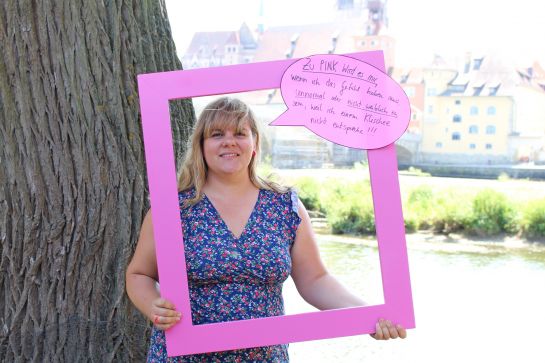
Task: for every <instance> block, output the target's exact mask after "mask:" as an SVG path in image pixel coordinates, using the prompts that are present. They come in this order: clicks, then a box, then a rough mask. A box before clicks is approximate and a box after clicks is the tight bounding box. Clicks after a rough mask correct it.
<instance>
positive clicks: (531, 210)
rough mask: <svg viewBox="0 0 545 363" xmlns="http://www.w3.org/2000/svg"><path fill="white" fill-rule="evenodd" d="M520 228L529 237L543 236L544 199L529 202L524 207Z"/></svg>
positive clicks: (544, 221) (544, 218) (544, 232)
mask: <svg viewBox="0 0 545 363" xmlns="http://www.w3.org/2000/svg"><path fill="white" fill-rule="evenodd" d="M521 230H522V234H523V235H524V236H525V237H527V238H529V239H538V238H545V199H540V200H536V201H532V202H529V203H528V204H527V205H526V206H525V207H524V209H523V213H522V221H521Z"/></svg>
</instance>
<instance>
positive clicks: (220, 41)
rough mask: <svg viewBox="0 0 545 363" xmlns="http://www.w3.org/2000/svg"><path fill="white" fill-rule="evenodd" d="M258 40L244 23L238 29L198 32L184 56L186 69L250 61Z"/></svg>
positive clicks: (183, 60) (183, 61)
mask: <svg viewBox="0 0 545 363" xmlns="http://www.w3.org/2000/svg"><path fill="white" fill-rule="evenodd" d="M256 48H257V42H256V40H255V38H254V36H253V34H252V32H251V30H250V28H248V26H247V25H246V24H245V23H244V24H242V25H241V27H240V29H239V30H238V31H218V32H198V33H195V34H194V35H193V39H192V40H191V43H190V45H189V47H188V49H187V51H186V52H185V54H184V56H183V58H182V64H183V66H184V69H192V68H204V67H217V66H225V65H231V64H240V63H250V62H252V61H253V59H254V54H255V51H256Z"/></svg>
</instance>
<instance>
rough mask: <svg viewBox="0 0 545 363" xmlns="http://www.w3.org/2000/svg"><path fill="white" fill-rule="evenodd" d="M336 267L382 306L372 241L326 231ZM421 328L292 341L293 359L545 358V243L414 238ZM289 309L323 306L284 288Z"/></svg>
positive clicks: (330, 261) (326, 255)
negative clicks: (404, 333) (403, 335)
mask: <svg viewBox="0 0 545 363" xmlns="http://www.w3.org/2000/svg"><path fill="white" fill-rule="evenodd" d="M318 239H319V244H320V251H321V254H322V258H323V260H324V261H325V263H326V265H327V266H328V269H329V270H330V271H331V272H332V273H334V274H335V275H336V276H337V277H338V279H339V280H341V281H342V282H343V283H344V284H345V285H347V286H348V287H349V288H350V289H352V290H353V291H354V292H356V293H357V294H360V295H361V296H363V297H364V298H365V299H366V301H367V302H369V303H370V304H380V303H382V301H383V298H382V285H381V281H380V280H381V278H380V265H379V262H378V250H377V247H376V244H375V242H374V241H372V240H365V239H355V238H343V237H338V236H330V235H318ZM407 245H408V254H409V265H410V273H411V285H412V290H413V301H414V307H415V317H416V326H417V327H416V329H411V330H409V331H408V338H407V339H405V340H401V339H396V340H390V341H375V340H373V339H372V338H370V337H369V336H355V337H345V338H336V339H327V340H319V341H312V342H300V343H292V344H290V349H289V350H290V356H291V361H292V362H293V363H298V362H300V363H308V362H311V363H318V362H328V363H329V362H336V363H345V362H354V363H355V362H405V363H411V362H415V363H416V362H418V363H426V362H522V361H524V362H545V344H544V343H543V342H544V337H545V246H544V245H528V244H524V243H522V242H517V241H516V240H511V241H510V242H507V243H506V242H503V243H494V242H475V241H466V240H463V241H460V242H445V241H444V239H443V240H442V239H441V238H440V237H437V236H433V235H408V236H407ZM284 296H285V303H286V313H287V314H296V313H301V312H305V311H315V309H313V308H312V307H310V306H309V305H308V304H306V303H305V302H304V301H303V300H302V299H301V298H300V297H299V296H298V294H297V291H296V290H295V287H294V285H293V282H291V280H288V282H287V283H286V285H285V288H284Z"/></svg>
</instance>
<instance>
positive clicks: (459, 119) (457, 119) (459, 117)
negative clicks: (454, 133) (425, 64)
mask: <svg viewBox="0 0 545 363" xmlns="http://www.w3.org/2000/svg"><path fill="white" fill-rule="evenodd" d="M452 122H462V115H458V114H456V115H454V116H452Z"/></svg>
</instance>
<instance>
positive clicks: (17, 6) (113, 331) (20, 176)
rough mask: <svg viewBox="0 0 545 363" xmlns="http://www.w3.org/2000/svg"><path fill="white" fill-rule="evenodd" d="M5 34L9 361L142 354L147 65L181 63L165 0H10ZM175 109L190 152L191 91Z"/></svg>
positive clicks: (2, 198)
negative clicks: (142, 86) (136, 272)
mask: <svg viewBox="0 0 545 363" xmlns="http://www.w3.org/2000/svg"><path fill="white" fill-rule="evenodd" d="M0 45H1V49H0V53H1V54H0V242H1V246H0V254H1V256H0V361H1V362H31V361H32V362H85V361H91V362H110V361H116V362H135V361H142V360H144V358H145V355H146V350H147V345H148V343H147V338H148V336H149V324H148V322H147V321H146V320H145V319H144V317H143V316H142V315H141V314H140V313H139V312H137V311H136V310H135V309H134V308H133V306H132V305H131V303H130V301H129V300H128V298H127V296H126V294H125V279H124V278H125V269H126V267H127V264H128V261H129V259H130V257H131V255H132V252H133V251H134V247H135V244H136V240H137V237H138V231H139V228H140V224H141V221H142V218H143V214H144V213H145V211H146V210H147V209H148V208H149V202H148V198H147V197H148V190H147V180H146V174H145V165H144V151H143V144H142V133H141V123H140V118H139V106H138V94H137V89H136V86H137V85H136V75H137V74H139V73H149V72H157V71H167V70H175V69H181V64H180V62H179V60H178V59H177V57H176V53H175V48H174V43H173V41H172V37H171V34H170V26H169V23H168V19H167V15H166V8H165V4H164V0H160V1H159V0H109V1H108V0H89V1H75V0H18V1H17V0H2V1H1V2H0ZM171 114H172V125H173V136H174V139H175V140H178V141H179V142H177V143H176V144H175V153H176V157H177V158H179V157H180V156H181V154H182V153H183V150H182V148H183V145H184V144H185V143H184V141H185V140H186V139H187V137H188V135H189V132H190V130H191V127H192V125H193V123H194V111H193V107H192V105H191V101H190V100H184V101H177V102H174V103H172V106H171Z"/></svg>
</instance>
